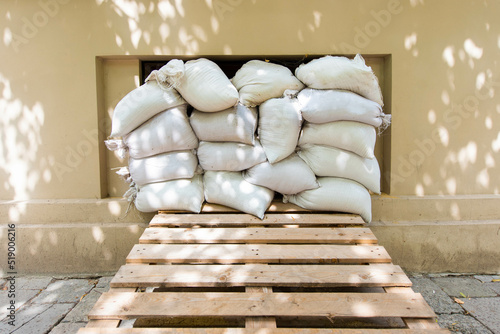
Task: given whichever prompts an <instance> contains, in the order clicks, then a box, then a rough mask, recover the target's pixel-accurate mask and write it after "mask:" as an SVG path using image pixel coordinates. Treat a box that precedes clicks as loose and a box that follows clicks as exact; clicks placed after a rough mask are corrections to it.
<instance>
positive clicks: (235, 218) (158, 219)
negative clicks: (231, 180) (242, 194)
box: [149, 213, 365, 227]
mask: <svg viewBox="0 0 500 334" xmlns="http://www.w3.org/2000/svg"><path fill="white" fill-rule="evenodd" d="M194 225H200V226H218V227H224V226H249V225H266V226H273V225H276V226H281V225H299V226H315V225H365V222H364V221H363V219H361V217H360V216H358V215H351V214H338V215H331V214H317V213H311V214H308V213H305V214H304V213H285V214H276V213H274V214H273V213H271V214H266V215H265V217H264V219H262V220H261V219H259V218H257V217H254V216H251V215H247V214H237V215H235V214H203V215H199V214H157V215H155V216H154V217H153V219H152V220H151V222H150V223H149V226H150V227H162V226H165V227H171V226H179V227H188V226H194Z"/></svg>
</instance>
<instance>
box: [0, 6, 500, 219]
mask: <svg viewBox="0 0 500 334" xmlns="http://www.w3.org/2000/svg"><path fill="white" fill-rule="evenodd" d="M499 12H500V2H498V1H459V2H457V1H453V0H439V1H437V0H434V1H431V0H425V1H424V0H410V1H403V0H370V1H361V0H353V1H340V0H339V1H328V0H308V1H299V0H286V1H285V0H273V1H264V0H170V1H167V0H165V1H158V2H156V1H155V2H153V1H134V0H112V1H106V0H92V1H89V0H40V1H34V0H28V1H14V0H5V1H1V2H0V17H1V19H0V33H1V40H0V55H1V58H0V59H1V63H0V115H1V117H0V189H1V191H0V200H2V202H1V204H2V205H4V206H6V207H5V208H4V209H2V210H0V211H1V212H4V213H6V217H5V216H2V217H1V218H0V219H1V220H2V222H3V221H5V220H9V221H14V222H15V221H18V222H22V221H25V220H26V219H27V218H26V217H33V214H32V213H30V212H28V211H29V208H30V205H32V203H34V202H33V201H34V200H54V199H55V200H58V199H64V200H69V199H75V200H77V199H85V200H96V201H97V199H99V198H101V197H105V196H106V195H107V194H108V192H109V189H108V174H109V178H112V177H114V176H112V174H113V173H111V172H110V171H109V168H111V167H113V166H114V165H113V164H114V163H115V162H113V161H111V162H110V164H109V165H106V169H105V170H101V166H103V164H108V158H107V156H106V154H104V153H103V152H102V149H101V150H100V149H99V147H100V143H101V139H103V138H104V137H105V136H106V135H107V133H106V131H107V130H106V128H105V126H104V125H103V124H99V119H102V118H103V116H106V115H102V114H101V115H99V112H101V113H103V112H104V113H107V112H108V111H109V110H107V109H106V108H104V106H106V105H110V104H111V105H112V104H113V103H116V102H118V100H119V99H120V98H121V97H122V96H123V95H125V94H126V93H127V92H128V90H129V89H131V88H133V87H135V86H136V85H138V84H139V81H138V77H137V74H138V71H139V70H138V59H140V58H143V56H152V55H158V56H161V55H166V56H168V55H266V54H270V55H280V54H283V55H287V54H293V55H300V54H354V53H357V52H359V53H362V54H364V55H367V56H368V55H381V56H384V57H386V58H385V59H387V62H386V64H389V65H390V70H389V73H390V74H391V78H390V79H391V86H390V88H391V89H392V95H389V98H390V99H391V101H390V102H391V103H390V104H391V106H392V110H391V112H392V115H393V123H392V127H391V129H390V136H388V138H386V140H387V139H388V143H387V145H386V151H384V154H385V155H387V154H389V157H390V166H386V170H390V171H391V172H390V173H387V175H385V176H384V179H385V180H386V181H388V182H390V197H387V198H389V199H388V200H387V201H390V203H389V204H388V205H389V206H390V207H391V208H392V207H393V206H394V204H393V201H396V202H397V200H395V199H397V198H402V197H404V200H402V201H408V198H410V200H411V198H420V197H422V196H423V197H424V198H427V196H429V197H428V198H429V200H428V205H426V206H424V208H423V210H425V214H424V216H425V217H431V220H432V217H433V211H439V216H440V219H439V220H446V219H448V220H465V219H468V218H467V217H471V216H472V217H474V213H477V212H481V211H483V206H484V210H486V211H487V212H488V219H492V217H491V216H492V215H494V214H493V213H492V211H491V210H492V207H494V206H495V205H492V204H491V201H494V202H497V203H500V199H499V192H500V178H499V177H498V175H499V174H500V156H499V152H500V132H499V131H500V130H499V129H500V126H499V124H500V98H499V94H500V74H499V70H500V68H499V67H500V64H499V61H500V22H499V20H498V13H499ZM96 57H98V58H96ZM387 57H389V58H387ZM106 62H107V63H106ZM103 63H106V64H104V65H103ZM110 80H111V81H112V82H113V83H114V85H113V87H112V88H110V87H111V86H106V84H105V83H106V82H109V81H110ZM386 98H388V97H387V96H386ZM98 107H100V108H98ZM98 110H100V111H98ZM104 118H105V117H104ZM385 158H386V157H384V159H385ZM110 183H113V182H112V180H111V181H110ZM114 190H115V191H116V192H119V190H120V189H114ZM471 196H472V197H471ZM474 196H475V197H474ZM485 196H487V197H488V199H489V201H483V200H482V198H484V197H485ZM384 198H386V197H381V198H379V197H377V198H376V200H375V201H374V206H375V207H374V217H375V218H381V217H382V218H383V219H387V220H395V219H397V217H395V216H392V215H389V217H388V216H387V213H386V212H385V211H384V208H385V207H387V206H388V205H387V204H386V205H385V206H384V205H383V204H384V203H387V202H384ZM10 200H16V201H18V202H16V203H15V204H12V202H9V201H10ZM470 200H473V201H474V203H475V205H474V206H473V207H471V206H470V204H467V203H470ZM19 201H20V202H19ZM26 201H27V202H26ZM30 201H31V202H30ZM440 202H443V203H444V204H440ZM450 202H453V203H454V204H451V205H450V204H449V203H450ZM36 203H37V204H36V205H39V202H36ZM47 203H48V204H47V207H48V210H55V211H58V212H59V213H60V215H59V217H60V220H64V217H65V216H68V215H69V216H71V217H73V216H75V215H77V212H78V205H71V208H70V209H67V208H65V207H62V206H57V204H54V203H55V202H53V201H52V202H47ZM72 203H77V202H72ZM405 203H406V202H405ZM483 203H484V204H483ZM49 204H50V205H49ZM66 210H74V211H71V212H67V211H66ZM464 210H468V211H467V213H465V214H464ZM108 211H109V214H110V215H111V216H113V217H118V216H122V215H123V214H124V210H123V205H121V206H120V205H118V206H116V205H115V206H113V205H112V206H111V207H110V208H109V210H108ZM418 211H419V209H418V207H417V204H415V206H414V207H413V209H412V210H410V211H408V212H410V213H411V212H415V215H414V216H411V215H409V214H406V218H407V219H406V220H418V219H420V217H421V214H420V215H419V214H418ZM391 212H392V211H391ZM395 212H398V210H395ZM408 212H406V213H408ZM379 213H380V214H379ZM23 216H24V218H23ZM493 218H495V217H493ZM497 218H498V217H497ZM38 219H40V220H41V221H43V220H44V218H43V215H41V216H38ZM103 219H107V218H103Z"/></svg>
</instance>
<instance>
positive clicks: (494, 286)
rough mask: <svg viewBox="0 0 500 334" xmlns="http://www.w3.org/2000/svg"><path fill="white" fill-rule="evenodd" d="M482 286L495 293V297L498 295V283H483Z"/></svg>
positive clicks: (499, 284)
mask: <svg viewBox="0 0 500 334" xmlns="http://www.w3.org/2000/svg"><path fill="white" fill-rule="evenodd" d="M483 284H484V286H486V287H487V288H488V289H491V290H493V291H495V292H496V293H497V295H500V282H494V283H483Z"/></svg>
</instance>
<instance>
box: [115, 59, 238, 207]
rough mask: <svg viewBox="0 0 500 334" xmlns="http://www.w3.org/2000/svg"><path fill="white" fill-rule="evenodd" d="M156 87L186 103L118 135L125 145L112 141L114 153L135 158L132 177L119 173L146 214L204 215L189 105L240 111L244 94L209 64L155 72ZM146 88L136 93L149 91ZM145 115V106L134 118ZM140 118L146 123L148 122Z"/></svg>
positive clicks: (192, 63) (178, 63) (130, 168)
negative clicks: (240, 97) (180, 212)
mask: <svg viewBox="0 0 500 334" xmlns="http://www.w3.org/2000/svg"><path fill="white" fill-rule="evenodd" d="M150 82H152V83H153V85H154V86H155V87H157V88H158V89H161V90H162V91H163V92H170V93H171V94H176V95H177V96H178V97H179V99H180V100H182V103H179V106H177V107H174V108H167V109H166V110H163V111H160V112H159V113H158V114H157V115H155V116H153V117H152V118H150V119H149V120H147V121H145V122H144V123H142V124H140V122H136V124H134V125H135V126H137V125H138V126H137V127H136V128H134V127H133V126H130V127H129V128H134V130H132V131H131V132H130V133H123V132H122V133H116V132H114V131H113V132H112V134H111V136H113V137H116V136H121V137H122V138H123V139H122V140H121V141H120V140H108V141H107V145H108V148H110V149H121V150H125V151H127V152H128V154H129V166H128V171H127V170H123V169H122V170H120V171H119V173H120V174H121V175H124V176H125V177H126V178H127V179H128V180H129V181H131V189H130V190H129V191H128V192H127V194H126V196H127V197H128V198H129V199H130V200H133V201H134V203H135V206H136V208H137V209H138V210H140V211H144V212H151V211H157V210H188V211H193V212H200V211H201V206H202V204H203V202H204V192H203V190H204V189H203V180H202V176H201V170H200V169H198V168H197V167H198V158H197V156H196V154H195V149H196V148H198V144H199V143H198V138H197V137H196V135H195V133H194V131H193V129H192V128H191V125H190V122H189V118H188V114H187V112H188V110H187V108H188V105H187V104H186V101H187V102H188V103H189V104H190V105H193V106H196V107H197V108H198V109H200V110H203V111H207V112H213V111H217V110H220V109H225V108H228V107H230V106H232V105H234V104H235V103H236V102H237V100H238V92H237V91H236V89H235V88H234V86H233V85H232V84H231V82H230V81H229V79H228V78H227V77H226V75H225V74H224V73H223V72H222V70H221V69H220V68H219V67H218V66H217V65H216V64H215V63H213V62H212V61H210V60H207V59H203V58H202V59H198V60H193V61H188V62H186V63H185V64H184V63H183V62H182V61H181V60H177V59H174V60H172V61H170V62H169V63H168V64H166V65H165V66H163V67H162V68H161V69H160V70H158V71H153V72H152V73H151V74H150V75H149V76H148V78H147V79H146V84H145V85H150V84H149V83H150ZM145 85H143V86H145ZM143 86H141V87H139V88H137V89H136V90H144V88H142V87H143ZM132 93H133V92H131V93H130V94H129V95H133V94H132ZM179 93H180V95H179ZM127 97H128V95H127V96H126V97H125V98H124V99H123V100H122V101H120V103H119V104H118V105H117V108H116V110H115V113H114V115H113V121H112V122H113V126H114V124H115V123H118V124H119V123H120V122H118V121H116V118H115V115H120V109H119V107H120V106H121V105H127ZM157 99H160V98H159V97H158V98H157ZM144 109H145V108H144V105H141V104H138V106H137V108H136V109H135V111H134V115H141V114H142V113H144ZM116 117H118V116H116ZM137 118H138V119H139V120H140V121H144V119H145V118H146V117H145V116H143V117H140V118H139V117H138V116H137ZM137 123H139V124H137Z"/></svg>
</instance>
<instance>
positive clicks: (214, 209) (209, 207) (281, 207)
mask: <svg viewBox="0 0 500 334" xmlns="http://www.w3.org/2000/svg"><path fill="white" fill-rule="evenodd" d="M266 211H267V212H274V213H285V212H305V213H309V212H313V211H312V210H307V209H304V208H301V207H300V206H298V205H295V204H292V203H283V201H281V200H273V201H272V202H271V204H270V205H269V208H267V210H266ZM159 212H160V213H169V214H172V213H188V211H184V210H162V211H159ZM200 213H202V214H207V213H230V214H242V212H241V211H239V210H236V209H233V208H230V207H228V206H225V205H220V204H214V203H207V202H205V203H203V206H202V208H201V212H200ZM330 214H332V212H330Z"/></svg>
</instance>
